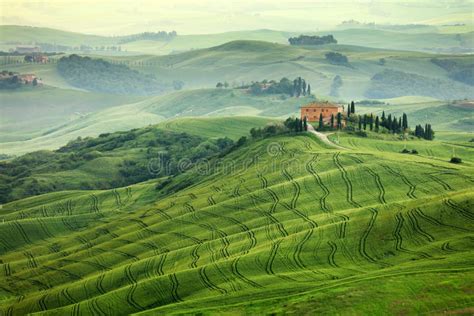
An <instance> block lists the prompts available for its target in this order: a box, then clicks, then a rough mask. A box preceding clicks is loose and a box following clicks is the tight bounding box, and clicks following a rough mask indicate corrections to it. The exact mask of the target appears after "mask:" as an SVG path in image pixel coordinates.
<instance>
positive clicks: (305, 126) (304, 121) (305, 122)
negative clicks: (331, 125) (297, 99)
mask: <svg viewBox="0 0 474 316" xmlns="http://www.w3.org/2000/svg"><path fill="white" fill-rule="evenodd" d="M307 130H308V119H307V118H306V116H305V117H304V119H303V131H307Z"/></svg>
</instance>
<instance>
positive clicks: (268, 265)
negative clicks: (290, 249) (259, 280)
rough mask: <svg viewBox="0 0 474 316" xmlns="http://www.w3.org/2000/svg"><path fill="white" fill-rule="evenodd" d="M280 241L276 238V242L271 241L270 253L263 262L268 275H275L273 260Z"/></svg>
mask: <svg viewBox="0 0 474 316" xmlns="http://www.w3.org/2000/svg"><path fill="white" fill-rule="evenodd" d="M281 242H282V241H281V240H277V241H276V242H274V243H272V248H271V250H270V255H269V256H268V260H267V262H266V264H265V272H266V273H267V274H269V275H275V271H273V262H274V261H275V257H276V255H277V252H278V248H280V244H281Z"/></svg>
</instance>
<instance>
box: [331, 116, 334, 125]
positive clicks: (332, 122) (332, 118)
mask: <svg viewBox="0 0 474 316" xmlns="http://www.w3.org/2000/svg"><path fill="white" fill-rule="evenodd" d="M331 128H334V114H331Z"/></svg>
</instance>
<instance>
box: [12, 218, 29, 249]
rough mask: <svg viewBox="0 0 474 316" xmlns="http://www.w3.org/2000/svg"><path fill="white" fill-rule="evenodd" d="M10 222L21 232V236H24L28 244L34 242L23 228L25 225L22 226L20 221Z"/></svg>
mask: <svg viewBox="0 0 474 316" xmlns="http://www.w3.org/2000/svg"><path fill="white" fill-rule="evenodd" d="M9 223H11V225H13V227H15V228H16V229H17V230H18V232H19V233H20V235H21V237H22V238H23V240H24V241H25V242H26V243H27V244H32V242H31V240H30V238H28V234H27V233H26V232H25V230H24V229H23V227H22V226H21V224H20V223H18V221H9Z"/></svg>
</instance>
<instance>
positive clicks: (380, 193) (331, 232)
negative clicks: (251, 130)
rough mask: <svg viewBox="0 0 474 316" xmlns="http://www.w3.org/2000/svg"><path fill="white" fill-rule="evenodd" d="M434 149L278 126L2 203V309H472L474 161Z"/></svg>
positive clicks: (63, 311) (9, 311) (326, 311)
mask: <svg viewBox="0 0 474 316" xmlns="http://www.w3.org/2000/svg"><path fill="white" fill-rule="evenodd" d="M367 141H368V142H370V141H371V140H367ZM372 141H373V142H374V143H376V142H378V141H375V140H372ZM426 143H427V144H430V145H433V144H436V141H435V142H426ZM417 146H418V145H417ZM434 154H435V156H433V157H428V156H425V155H418V156H413V155H404V154H399V153H398V152H396V151H390V150H384V151H378V150H373V148H372V147H371V146H370V145H367V146H360V147H357V148H354V149H348V150H344V151H337V150H334V149H330V148H327V147H326V146H324V145H322V144H320V143H319V142H318V141H316V140H315V139H314V138H312V137H310V136H308V135H301V136H293V137H291V136H279V137H273V138H268V139H265V140H262V141H258V142H250V143H248V144H247V145H244V146H243V147H241V148H240V149H238V150H236V151H234V152H232V153H230V154H229V155H227V156H225V157H224V158H223V160H219V161H211V162H210V164H209V165H208V166H209V168H207V167H206V168H205V169H204V172H203V169H200V168H197V169H193V170H190V171H188V172H186V173H184V174H182V175H180V176H178V177H176V178H175V179H173V180H172V182H171V183H168V184H165V185H160V186H159V187H158V188H157V187H156V184H157V183H161V182H162V181H163V180H160V179H157V180H154V181H151V182H145V183H142V184H138V185H133V186H129V187H124V188H120V189H116V190H109V191H98V190H91V191H68V192H57V193H52V194H47V195H42V196H38V197H34V198H29V199H25V200H20V201H16V202H12V203H10V204H6V205H3V208H2V209H1V210H0V214H1V218H2V220H4V221H5V222H4V223H3V224H1V225H0V241H1V243H0V247H1V248H0V249H1V251H0V253H2V255H1V260H2V261H1V266H2V267H1V269H0V271H2V272H1V273H3V278H1V279H0V285H1V287H0V300H1V301H0V302H1V304H0V305H1V309H2V312H3V313H5V314H26V313H32V312H41V313H42V314H44V315H60V314H69V313H75V314H116V313H120V314H122V313H123V314H129V313H138V312H142V313H143V314H164V313H190V314H196V313H202V314H221V313H232V314H261V313H263V312H265V313H295V314H301V313H310V314H319V313H321V314H330V313H336V312H337V313H340V314H364V313H376V314H392V313H395V314H396V313H408V314H411V313H437V312H438V311H443V312H444V311H447V312H450V313H462V312H468V313H469V311H470V310H471V309H470V308H472V297H471V296H470V294H469V293H470V291H471V290H472V282H473V280H474V274H473V270H472V265H471V263H472V260H473V259H474V257H473V254H472V238H473V233H472V232H473V229H474V223H473V221H474V214H473V213H472V209H473V206H474V205H473V204H474V203H473V201H474V195H473V193H472V190H471V188H472V183H473V181H474V169H473V168H474V165H473V163H472V162H467V163H465V164H461V165H453V164H449V163H447V162H446V160H445V159H444V157H437V156H436V152H435V153H434ZM470 155H472V152H470ZM439 158H441V159H439ZM223 166H232V168H223ZM187 181H190V182H189V183H190V185H189V186H188V187H185V188H182V189H181V190H180V191H178V192H175V193H173V194H169V195H166V193H165V195H164V196H163V195H162V194H163V193H164V192H166V190H167V187H168V186H173V185H175V184H178V183H185V182H187ZM66 236H67V238H64V237H66ZM150 293H153V295H150ZM368 297H370V300H369V301H367V298H368Z"/></svg>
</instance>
